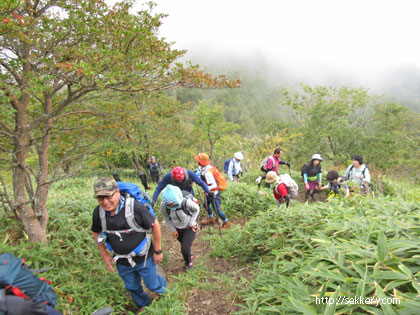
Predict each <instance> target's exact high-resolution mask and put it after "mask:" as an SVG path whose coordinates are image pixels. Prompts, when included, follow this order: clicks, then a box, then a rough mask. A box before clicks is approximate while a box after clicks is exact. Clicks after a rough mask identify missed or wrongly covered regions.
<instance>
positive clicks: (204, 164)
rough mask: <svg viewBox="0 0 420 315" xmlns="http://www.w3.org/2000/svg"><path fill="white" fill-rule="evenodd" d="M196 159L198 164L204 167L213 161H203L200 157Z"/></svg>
mask: <svg viewBox="0 0 420 315" xmlns="http://www.w3.org/2000/svg"><path fill="white" fill-rule="evenodd" d="M194 159H195V160H197V162H198V163H200V165H202V166H206V165H209V164H210V163H211V161H203V160H202V159H201V158H200V156H199V155H196V156H194Z"/></svg>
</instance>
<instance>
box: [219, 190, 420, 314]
mask: <svg viewBox="0 0 420 315" xmlns="http://www.w3.org/2000/svg"><path fill="white" fill-rule="evenodd" d="M356 197H358V198H351V199H348V200H345V201H341V202H331V203H327V204H311V205H306V204H298V203H296V204H293V206H292V207H291V208H288V209H287V208H285V207H280V208H274V207H270V208H266V209H264V210H261V211H259V212H258V214H257V216H256V217H254V218H253V219H251V220H250V221H249V222H248V223H247V224H246V225H245V226H244V228H243V229H242V230H233V231H229V232H226V233H225V237H224V239H223V241H219V242H217V244H216V249H215V251H214V252H213V254H214V255H220V256H223V257H231V258H236V259H239V260H241V261H250V262H251V261H256V262H255V264H254V270H255V272H254V275H255V279H254V280H253V281H250V282H248V283H247V285H245V289H243V290H242V293H241V296H242V297H243V298H244V299H245V302H246V303H245V305H244V306H243V307H244V311H243V314H249V313H259V312H261V313H264V314H275V313H286V314H292V313H300V312H305V313H308V314H309V313H311V314H320V313H323V312H324V311H325V312H327V309H328V306H327V305H325V304H320V303H319V304H316V297H318V298H322V297H332V296H333V295H334V293H336V294H338V296H343V297H344V296H346V297H348V298H351V297H355V296H362V297H364V298H367V297H372V296H374V297H378V296H379V297H391V298H392V297H395V296H396V297H399V298H400V299H401V304H399V305H395V303H394V305H386V304H381V305H380V307H381V308H382V310H383V311H384V312H385V313H386V314H390V312H396V313H407V314H408V312H410V311H414V310H415V309H416V308H418V307H419V306H420V304H419V303H418V301H417V298H416V297H415V296H416V295H417V294H418V293H419V291H420V286H419V285H418V280H417V275H418V272H420V261H419V260H418V258H417V256H418V255H419V254H420V251H419V249H418V242H419V240H420V230H419V228H418V224H419V218H418V216H417V215H416V214H415V213H416V212H418V211H419V209H420V204H419V203H418V202H408V201H405V200H403V199H401V198H395V199H390V198H377V199H372V198H365V197H360V196H356ZM394 290H397V291H394ZM395 292H396V295H395V294H394V293H395ZM335 307H336V310H337V311H338V312H342V313H350V312H366V311H368V310H369V309H370V306H368V305H360V304H359V305H356V304H355V305H350V304H347V305H346V304H344V303H343V304H340V305H339V304H337V305H336V306H335ZM303 310H305V311H303Z"/></svg>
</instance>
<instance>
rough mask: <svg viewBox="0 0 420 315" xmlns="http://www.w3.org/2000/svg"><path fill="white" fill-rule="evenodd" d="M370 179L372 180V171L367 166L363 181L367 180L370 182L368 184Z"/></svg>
mask: <svg viewBox="0 0 420 315" xmlns="http://www.w3.org/2000/svg"><path fill="white" fill-rule="evenodd" d="M365 167H366V166H365ZM370 180H371V178H370V172H369V169H368V168H367V167H366V168H365V177H364V178H363V181H364V182H366V183H368V184H370Z"/></svg>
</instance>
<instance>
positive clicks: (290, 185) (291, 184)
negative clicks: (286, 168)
mask: <svg viewBox="0 0 420 315" xmlns="http://www.w3.org/2000/svg"><path fill="white" fill-rule="evenodd" d="M281 183H283V184H285V185H286V187H287V190H288V191H289V197H290V198H296V197H297V195H298V192H299V186H298V184H296V182H295V181H294V180H293V178H291V177H290V175H289V174H287V173H286V174H281V175H280V176H279V180H278V182H277V185H278V184H281ZM276 187H277V186H276Z"/></svg>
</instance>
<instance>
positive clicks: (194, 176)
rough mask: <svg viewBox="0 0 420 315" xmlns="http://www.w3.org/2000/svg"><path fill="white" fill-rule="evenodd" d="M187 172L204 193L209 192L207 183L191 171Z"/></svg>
mask: <svg viewBox="0 0 420 315" xmlns="http://www.w3.org/2000/svg"><path fill="white" fill-rule="evenodd" d="M187 172H188V176H189V177H190V178H191V179H192V181H193V182H194V183H196V184H197V185H199V186H201V188H203V190H204V192H205V193H206V194H209V193H210V190H209V188H208V186H207V184H206V183H205V182H203V181H202V180H201V178H200V177H198V176H197V175H196V174H195V173H194V172H193V171H190V170H187Z"/></svg>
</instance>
